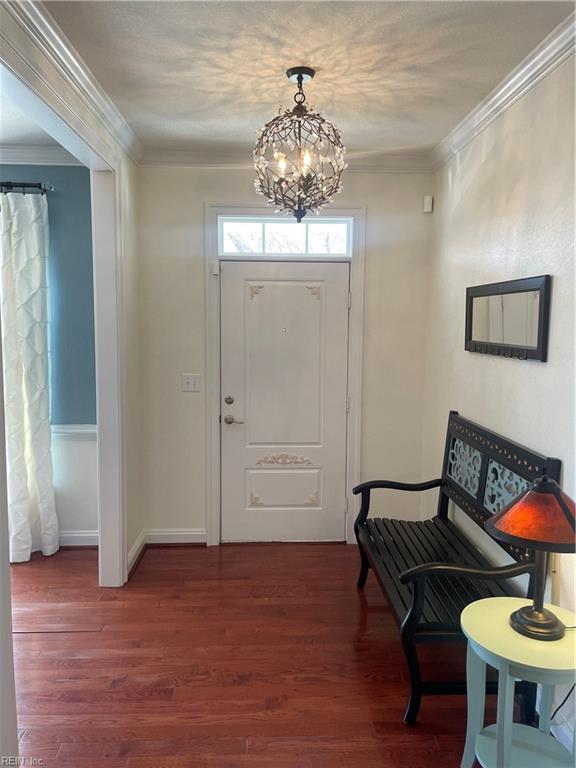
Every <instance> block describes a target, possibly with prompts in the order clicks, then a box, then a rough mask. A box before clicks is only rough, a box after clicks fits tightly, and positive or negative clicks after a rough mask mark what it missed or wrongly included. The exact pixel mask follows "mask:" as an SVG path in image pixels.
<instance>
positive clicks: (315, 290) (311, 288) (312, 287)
mask: <svg viewBox="0 0 576 768" xmlns="http://www.w3.org/2000/svg"><path fill="white" fill-rule="evenodd" d="M306 288H307V289H308V290H309V291H310V293H311V294H312V296H316V298H317V299H318V301H320V286H319V285H307V286H306Z"/></svg>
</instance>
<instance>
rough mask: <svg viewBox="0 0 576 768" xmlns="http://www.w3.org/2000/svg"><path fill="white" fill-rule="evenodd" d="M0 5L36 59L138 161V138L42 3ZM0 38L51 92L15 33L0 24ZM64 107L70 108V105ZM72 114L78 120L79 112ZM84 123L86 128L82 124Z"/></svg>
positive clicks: (22, 0)
mask: <svg viewBox="0 0 576 768" xmlns="http://www.w3.org/2000/svg"><path fill="white" fill-rule="evenodd" d="M2 7H3V9H4V10H5V11H6V13H7V14H9V15H10V16H11V17H12V19H13V20H14V21H15V22H16V24H17V25H18V26H19V27H20V28H21V30H23V32H24V34H25V36H26V39H27V41H28V42H33V43H34V45H35V46H36V47H37V48H38V50H39V52H40V53H41V57H40V61H41V59H42V58H45V59H47V60H48V62H49V63H50V64H51V65H52V66H53V67H54V69H55V70H56V71H57V72H58V73H59V75H60V76H61V77H62V78H63V79H64V81H65V82H66V84H67V85H68V86H69V87H70V88H71V89H72V90H73V91H74V93H75V95H76V96H77V97H78V98H79V100H80V102H81V103H82V105H83V107H84V108H86V109H88V110H89V112H90V113H91V114H92V116H93V117H95V118H96V122H97V124H98V126H99V128H100V129H101V130H102V131H105V132H106V133H108V134H109V135H110V136H111V138H112V139H113V140H114V142H115V143H117V144H118V145H119V146H120V147H121V148H122V149H123V150H124V152H125V153H126V154H127V155H128V156H129V157H130V158H131V159H132V160H133V161H134V162H138V161H139V159H140V157H141V155H142V146H141V144H140V141H139V139H138V138H137V136H136V134H135V133H134V131H133V130H132V128H130V126H129V125H128V123H127V122H126V120H125V119H124V117H123V116H122V114H121V113H120V111H119V110H118V108H117V107H116V105H115V104H114V102H113V101H112V99H111V98H110V97H109V96H108V95H107V93H106V92H105V91H104V89H103V88H102V86H101V85H100V83H99V82H98V81H97V80H96V78H95V77H94V75H93V74H92V72H91V71H90V69H89V68H88V67H87V66H86V64H85V63H84V61H83V60H82V58H81V56H80V55H79V54H78V52H77V51H76V49H75V48H74V47H73V46H72V44H71V43H70V41H69V40H68V38H67V37H66V35H65V34H64V32H63V31H62V30H61V29H60V27H59V26H58V24H57V23H56V21H55V20H54V18H53V17H52V16H51V14H50V12H49V11H48V9H47V8H46V7H45V5H44V4H43V3H42V2H34V0H18V2H14V0H8V2H4V3H2ZM0 40H2V42H3V43H4V44H6V45H7V46H8V47H9V48H10V49H11V50H12V52H13V53H15V54H16V55H17V56H18V57H19V58H20V59H21V60H22V61H23V62H25V63H26V64H27V65H28V66H29V67H30V68H31V69H32V70H33V74H34V76H35V78H38V79H39V80H40V81H42V83H43V84H44V85H45V86H47V87H48V88H49V89H50V90H52V91H53V87H52V86H51V84H50V83H49V79H48V78H47V76H46V73H45V72H44V71H43V68H42V66H41V64H40V63H38V62H34V61H32V60H31V57H29V56H25V55H24V54H23V52H22V50H21V41H18V42H16V39H15V36H14V35H13V34H10V30H9V29H7V28H6V27H5V25H4V24H2V25H0ZM2 58H4V57H3V56H2ZM6 63H7V66H9V68H11V67H10V65H9V64H8V62H6ZM66 107H67V108H70V105H69V104H67V105H66ZM75 116H76V117H77V118H79V119H80V121H82V118H81V116H80V115H78V114H76V115H75ZM84 126H85V127H89V126H87V125H86V123H84ZM94 149H95V150H97V148H96V147H94Z"/></svg>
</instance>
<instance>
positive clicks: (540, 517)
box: [485, 476, 576, 640]
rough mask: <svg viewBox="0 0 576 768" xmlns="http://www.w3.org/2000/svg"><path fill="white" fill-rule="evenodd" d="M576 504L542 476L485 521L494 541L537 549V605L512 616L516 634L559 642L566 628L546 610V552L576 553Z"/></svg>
mask: <svg viewBox="0 0 576 768" xmlns="http://www.w3.org/2000/svg"><path fill="white" fill-rule="evenodd" d="M574 514H575V505H574V502H573V501H572V499H571V498H570V497H569V496H567V495H566V494H565V493H564V492H563V491H562V489H561V488H560V486H559V485H558V483H557V482H556V481H555V480H551V479H550V478H548V477H545V476H544V477H540V478H538V479H537V480H535V481H534V483H533V484H532V485H531V486H530V488H528V490H527V491H526V492H525V493H524V494H523V495H522V496H520V498H518V499H516V500H515V501H513V502H512V503H511V504H509V505H508V506H507V507H505V508H504V509H503V510H502V511H501V512H498V513H497V514H496V515H494V517H492V518H491V519H490V520H488V521H487V522H486V525H485V527H486V530H487V531H488V533H489V534H490V535H491V536H493V537H494V538H495V539H500V540H501V541H505V542H507V543H508V544H513V545H514V546H517V547H527V548H529V549H534V550H535V560H534V561H535V570H534V575H533V582H532V590H533V593H534V604H533V605H532V606H525V607H523V608H520V609H519V610H518V611H514V613H513V614H512V615H511V616H510V625H511V626H512V628H513V629H515V630H516V632H519V633H520V634H522V635H525V636H527V637H531V638H533V639H536V640H559V639H560V638H561V637H563V636H564V629H565V627H564V625H563V624H562V622H561V621H560V620H559V619H558V618H557V617H556V616H555V615H554V614H553V613H552V612H551V611H549V610H547V609H546V608H544V588H545V586H546V564H547V562H546V561H547V558H546V554H545V553H546V552H572V553H573V552H576V534H575V520H574Z"/></svg>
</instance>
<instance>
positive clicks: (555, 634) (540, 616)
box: [510, 605, 565, 640]
mask: <svg viewBox="0 0 576 768" xmlns="http://www.w3.org/2000/svg"><path fill="white" fill-rule="evenodd" d="M510 626H511V627H512V629H514V630H515V631H516V632H518V633H519V634H521V635H524V636H525V637H531V638H532V639H533V640H560V638H562V637H564V630H565V627H564V624H562V622H561V621H560V619H559V618H558V617H557V616H555V615H554V614H553V613H552V611H549V610H547V609H546V608H542V610H537V609H536V608H534V606H533V605H525V606H523V607H522V608H519V609H518V610H517V611H514V613H511V614H510Z"/></svg>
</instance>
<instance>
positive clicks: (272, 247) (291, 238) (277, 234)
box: [264, 221, 306, 253]
mask: <svg viewBox="0 0 576 768" xmlns="http://www.w3.org/2000/svg"><path fill="white" fill-rule="evenodd" d="M264 230H265V240H266V253H306V227H305V226H304V225H303V224H298V222H296V221H294V222H291V221H290V222H288V221H286V222H284V221H270V222H266V224H264Z"/></svg>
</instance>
